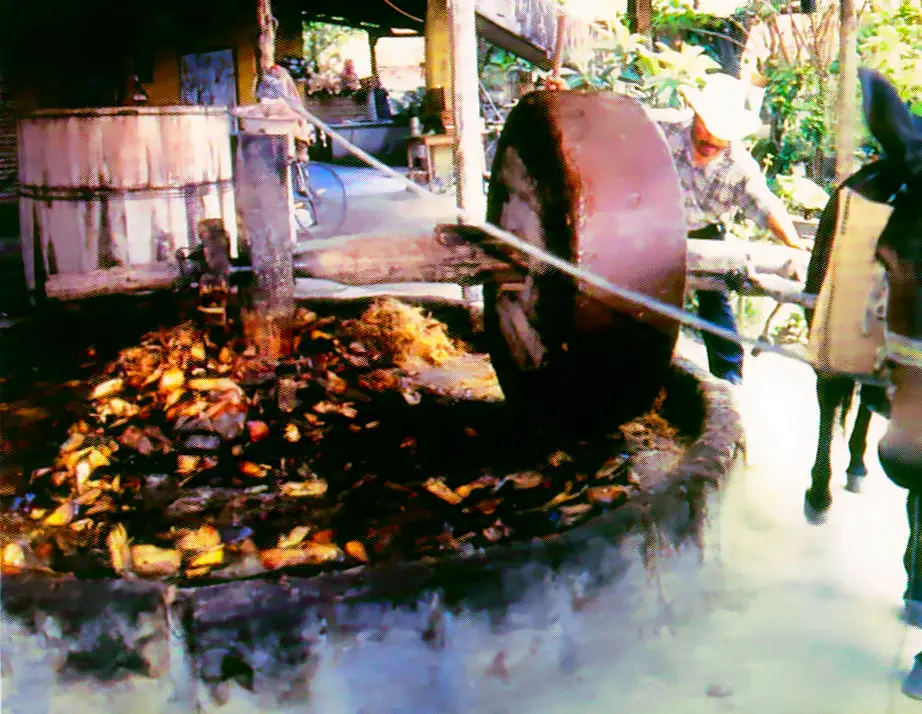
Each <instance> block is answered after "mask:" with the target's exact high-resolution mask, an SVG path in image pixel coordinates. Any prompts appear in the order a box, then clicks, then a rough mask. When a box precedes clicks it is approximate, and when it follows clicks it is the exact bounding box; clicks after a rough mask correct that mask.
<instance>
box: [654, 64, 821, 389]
mask: <svg viewBox="0 0 922 714" xmlns="http://www.w3.org/2000/svg"><path fill="white" fill-rule="evenodd" d="M685 98H686V101H687V102H688V104H689V106H690V107H691V109H692V110H693V112H694V116H692V117H690V118H687V119H680V120H676V121H665V120H660V121H659V125H660V127H661V128H662V130H663V133H664V134H665V136H666V141H667V143H668V144H669V148H670V150H671V151H672V158H673V161H674V162H675V167H676V171H677V172H678V175H679V182H680V184H681V186H682V193H683V195H684V198H685V215H686V220H687V223H688V237H689V238H698V239H707V240H723V237H724V233H725V227H724V221H725V220H726V219H727V218H732V214H733V213H735V211H737V210H740V211H742V212H743V215H744V216H746V217H747V218H750V219H751V220H752V221H753V222H754V223H755V224H756V225H758V226H759V227H760V228H765V229H768V230H770V231H771V232H772V233H773V234H774V235H775V236H776V237H777V238H778V239H779V240H781V242H782V243H784V244H785V245H788V246H790V247H792V248H799V249H803V250H806V248H805V246H804V245H803V244H802V243H801V241H800V238H799V236H798V235H797V230H796V229H795V228H794V223H793V222H792V221H791V219H790V217H789V216H788V214H787V211H786V210H785V208H784V204H783V203H782V202H781V200H780V199H779V198H778V197H777V196H775V195H774V194H773V193H772V192H771V190H770V189H769V188H768V184H767V183H766V181H765V177H764V176H763V175H762V172H761V171H760V170H759V165H758V163H757V162H756V160H755V159H753V158H752V156H750V154H749V152H747V151H746V149H745V148H744V147H743V146H742V145H741V143H740V140H741V139H743V138H744V137H746V136H748V135H750V134H752V133H754V132H755V131H756V130H757V129H758V128H759V126H760V125H761V122H760V121H759V119H758V116H756V115H755V114H754V113H753V112H751V111H749V110H747V109H746V107H745V103H746V92H745V86H744V85H743V83H742V82H741V81H740V80H738V79H736V78H734V77H731V76H729V75H726V74H713V75H710V76H709V78H708V82H707V85H706V86H705V88H704V89H703V90H697V89H694V90H687V91H686V92H685ZM698 314H699V315H700V316H701V318H702V319H704V320H708V321H709V322H713V323H715V324H717V325H719V326H720V327H723V328H726V329H727V330H730V331H732V332H737V329H736V320H735V318H734V316H733V312H732V310H731V309H730V302H729V300H728V298H727V296H726V295H725V294H724V293H723V292H721V291H712V290H707V291H705V290H700V291H698ZM704 344H705V346H706V347H707V354H708V365H709V367H710V370H711V373H712V374H713V375H715V376H716V377H719V378H721V379H726V380H727V381H729V382H731V383H733V384H740V383H741V382H742V379H743V349H742V347H740V346H739V345H737V344H736V343H734V342H731V341H729V340H725V339H723V338H722V337H717V336H716V335H712V334H710V333H705V334H704Z"/></svg>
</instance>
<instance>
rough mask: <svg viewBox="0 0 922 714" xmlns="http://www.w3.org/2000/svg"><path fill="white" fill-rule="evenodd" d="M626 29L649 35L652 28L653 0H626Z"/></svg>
mask: <svg viewBox="0 0 922 714" xmlns="http://www.w3.org/2000/svg"><path fill="white" fill-rule="evenodd" d="M627 17H628V29H629V30H630V31H631V32H635V33H637V34H640V35H647V36H649V35H650V33H651V31H652V28H653V0H627Z"/></svg>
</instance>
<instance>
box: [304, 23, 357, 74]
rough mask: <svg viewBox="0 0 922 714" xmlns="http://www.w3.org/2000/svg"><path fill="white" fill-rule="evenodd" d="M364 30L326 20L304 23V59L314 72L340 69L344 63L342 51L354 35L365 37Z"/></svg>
mask: <svg viewBox="0 0 922 714" xmlns="http://www.w3.org/2000/svg"><path fill="white" fill-rule="evenodd" d="M364 35H365V31H364V30H356V29H353V28H351V27H343V26H342V25H331V24H329V23H326V22H305V23H304V32H303V36H304V59H306V60H307V63H308V69H309V70H310V71H311V72H312V73H315V74H316V73H319V72H324V71H329V70H331V69H336V70H339V66H340V65H341V64H342V60H343V58H342V56H341V55H340V52H341V50H342V48H343V46H344V45H345V44H346V43H347V42H348V41H349V40H350V39H352V38H354V37H364Z"/></svg>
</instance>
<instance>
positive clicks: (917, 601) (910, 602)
mask: <svg viewBox="0 0 922 714" xmlns="http://www.w3.org/2000/svg"><path fill="white" fill-rule="evenodd" d="M906 516H907V518H908V519H909V538H908V540H907V542H906V552H905V553H904V554H903V566H904V567H905V568H906V592H905V593H904V594H903V601H904V602H905V603H906V609H905V618H906V621H907V622H909V624H911V625H914V626H915V627H922V491H909V492H908V493H907V495H906Z"/></svg>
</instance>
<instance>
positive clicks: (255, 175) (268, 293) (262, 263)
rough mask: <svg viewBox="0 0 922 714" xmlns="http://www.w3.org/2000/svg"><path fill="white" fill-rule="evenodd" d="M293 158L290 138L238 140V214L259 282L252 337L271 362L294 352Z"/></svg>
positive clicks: (252, 136)
mask: <svg viewBox="0 0 922 714" xmlns="http://www.w3.org/2000/svg"><path fill="white" fill-rule="evenodd" d="M293 155H294V146H293V139H292V137H291V135H289V134H281V135H280V134H274V135H273V134H248V133H241V134H240V135H239V136H238V139H237V157H236V158H237V166H236V169H237V170H236V177H235V189H236V192H237V210H238V212H239V214H240V217H241V219H242V221H243V227H244V232H245V233H246V235H247V236H248V237H249V240H250V254H251V256H252V261H253V272H254V274H255V279H256V286H255V287H256V290H255V295H254V299H255V303H254V305H253V306H252V308H253V313H255V314H253V315H251V319H253V320H255V321H257V322H258V325H257V326H256V327H255V329H254V330H253V331H252V332H250V331H249V330H248V333H249V334H248V338H249V339H252V340H254V342H256V346H257V348H258V349H259V351H260V353H261V354H262V355H264V356H266V357H268V358H270V359H278V358H280V357H284V356H287V355H289V354H290V353H291V352H292V344H291V320H292V318H293V316H294V275H293V273H292V252H293V246H294V238H295V228H294V223H293V218H292V216H293V215H294V213H293V210H294V206H293V199H292V195H291V169H290V164H289V161H290V157H292V156H293Z"/></svg>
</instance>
